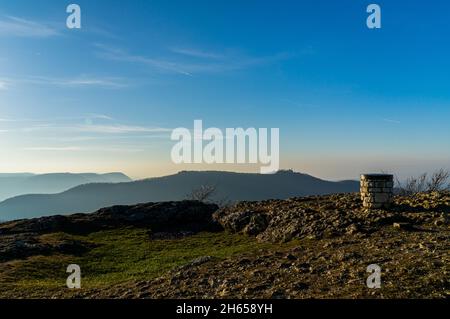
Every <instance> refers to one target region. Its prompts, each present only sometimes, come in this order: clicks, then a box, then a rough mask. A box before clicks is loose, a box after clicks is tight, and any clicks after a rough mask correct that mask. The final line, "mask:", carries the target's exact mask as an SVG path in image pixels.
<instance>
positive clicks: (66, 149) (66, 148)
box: [23, 146, 82, 152]
mask: <svg viewBox="0 0 450 319" xmlns="http://www.w3.org/2000/svg"><path fill="white" fill-rule="evenodd" d="M23 150H24V151H33V152H42V151H48V152H74V151H81V150H82V148H81V147H78V146H64V147H51V146H50V147H49V146H46V147H24V148H23Z"/></svg>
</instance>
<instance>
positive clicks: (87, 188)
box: [0, 171, 359, 220]
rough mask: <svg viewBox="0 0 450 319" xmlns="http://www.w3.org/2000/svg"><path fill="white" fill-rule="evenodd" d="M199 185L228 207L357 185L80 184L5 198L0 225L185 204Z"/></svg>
mask: <svg viewBox="0 0 450 319" xmlns="http://www.w3.org/2000/svg"><path fill="white" fill-rule="evenodd" d="M202 185H215V186H216V188H217V192H216V194H215V198H216V199H227V200H230V201H241V200H247V201H258V200H266V199H286V198H290V197H298V196H308V195H324V194H333V193H349V192H357V191H358V190H359V182H357V181H341V182H331V181H325V180H322V179H319V178H316V177H313V176H310V175H307V174H301V173H295V172H292V171H280V172H278V173H277V174H273V175H262V174H249V173H232V172H220V171H195V172H187V171H184V172H180V173H178V174H175V175H169V176H164V177H158V178H151V179H146V180H140V181H134V182H125V183H117V184H111V183H94V184H86V185H81V186H77V187H74V188H72V189H69V190H67V191H65V192H62V193H59V194H50V195H42V194H41V195H23V196H18V197H15V198H10V199H7V200H5V201H3V202H1V203H0V220H13V219H21V218H33V217H40V216H49V215H54V214H69V213H79V212H90V211H95V210H97V209H100V208H102V207H107V206H113V205H133V204H137V203H145V202H161V201H178V200H183V199H186V198H188V195H189V194H190V193H191V191H192V190H194V189H196V188H198V187H200V186H202Z"/></svg>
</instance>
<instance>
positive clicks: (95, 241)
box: [0, 228, 271, 298]
mask: <svg viewBox="0 0 450 319" xmlns="http://www.w3.org/2000/svg"><path fill="white" fill-rule="evenodd" d="M40 240H41V241H42V242H48V243H50V242H60V241H63V240H77V241H83V242H86V243H88V244H90V245H94V246H95V248H93V249H91V250H90V251H88V252H87V253H85V254H83V255H81V256H70V255H52V256H33V257H30V258H28V259H26V260H16V261H11V262H7V263H3V264H0V288H1V289H0V297H3V298H5V297H6V298H8V297H38V296H42V295H43V294H44V295H47V294H46V293H44V292H46V291H58V290H61V289H67V288H65V283H66V278H67V276H68V275H69V274H67V273H66V268H67V266H68V265H69V264H78V265H79V266H80V267H81V272H82V288H83V289H95V288H100V289H102V288H107V287H108V286H110V285H115V284H119V283H121V282H126V281H130V280H151V279H153V278H155V277H157V276H160V275H162V274H163V273H165V272H167V271H169V270H171V269H173V268H174V267H176V266H180V265H183V264H186V263H189V262H190V261H192V260H193V259H195V258H198V257H201V256H212V257H216V258H219V259H224V258H226V257H230V256H233V255H236V254H240V253H244V252H249V251H252V250H258V249H262V248H270V247H271V245H270V244H262V243H258V242H256V241H255V239H252V238H248V237H245V236H241V235H235V234H228V233H223V232H221V233H200V234H197V235H194V236H192V237H186V238H183V239H173V240H150V239H149V237H148V235H147V233H146V230H144V229H133V228H130V229H119V230H112V231H102V232H97V233H92V234H90V235H88V236H72V235H68V234H63V233H56V234H49V235H43V236H41V238H40Z"/></svg>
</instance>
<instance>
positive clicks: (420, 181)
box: [396, 169, 450, 196]
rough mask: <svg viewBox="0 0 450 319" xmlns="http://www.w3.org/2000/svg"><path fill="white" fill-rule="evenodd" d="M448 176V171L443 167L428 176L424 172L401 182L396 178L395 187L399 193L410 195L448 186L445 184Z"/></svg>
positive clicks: (449, 173) (449, 174)
mask: <svg viewBox="0 0 450 319" xmlns="http://www.w3.org/2000/svg"><path fill="white" fill-rule="evenodd" d="M449 178H450V172H449V171H447V170H444V169H440V170H438V171H436V172H434V173H433V174H432V175H431V177H430V178H428V174H427V173H424V174H422V175H420V176H418V177H409V178H408V179H407V180H406V181H405V183H401V182H400V181H399V180H398V178H396V180H397V189H398V190H399V193H400V195H404V196H410V195H414V194H417V193H423V192H434V191H440V190H444V189H446V188H450V185H448V186H446V183H447V181H448V179H449Z"/></svg>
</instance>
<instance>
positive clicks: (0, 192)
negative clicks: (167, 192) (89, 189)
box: [0, 173, 131, 200]
mask: <svg viewBox="0 0 450 319" xmlns="http://www.w3.org/2000/svg"><path fill="white" fill-rule="evenodd" d="M130 181H131V179H130V178H129V177H128V176H126V175H124V174H122V173H108V174H93V173H83V174H71V173H52V174H39V175H35V174H30V173H17V174H0V200H5V199H7V198H10V197H14V196H19V195H24V194H54V193H60V192H63V191H65V190H68V189H70V188H73V187H75V186H78V185H83V184H88V183H119V182H130Z"/></svg>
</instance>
